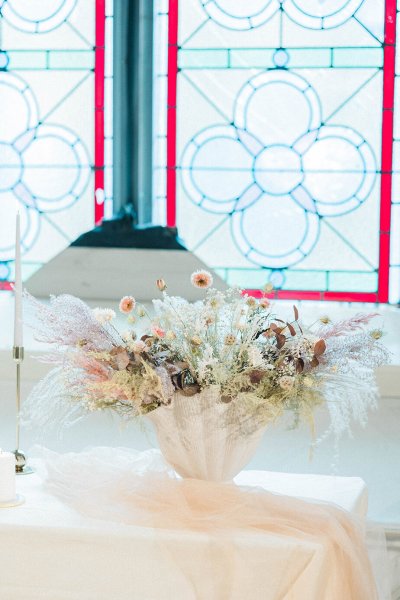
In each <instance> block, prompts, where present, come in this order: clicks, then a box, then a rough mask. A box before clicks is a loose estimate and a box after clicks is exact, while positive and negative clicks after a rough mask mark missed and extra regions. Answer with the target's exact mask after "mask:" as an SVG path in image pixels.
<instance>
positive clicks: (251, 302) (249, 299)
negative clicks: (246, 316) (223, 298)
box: [246, 296, 257, 308]
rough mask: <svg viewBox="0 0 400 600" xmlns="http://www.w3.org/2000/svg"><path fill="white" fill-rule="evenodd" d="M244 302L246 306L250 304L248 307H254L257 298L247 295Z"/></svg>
mask: <svg viewBox="0 0 400 600" xmlns="http://www.w3.org/2000/svg"><path fill="white" fill-rule="evenodd" d="M246 304H247V306H250V308H254V307H255V306H257V300H256V299H255V298H253V296H249V297H248V298H247V300H246Z"/></svg>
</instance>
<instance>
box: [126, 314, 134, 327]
mask: <svg viewBox="0 0 400 600" xmlns="http://www.w3.org/2000/svg"><path fill="white" fill-rule="evenodd" d="M127 321H128V323H130V324H131V325H133V323H136V318H135V317H134V316H133V315H129V317H128V318H127Z"/></svg>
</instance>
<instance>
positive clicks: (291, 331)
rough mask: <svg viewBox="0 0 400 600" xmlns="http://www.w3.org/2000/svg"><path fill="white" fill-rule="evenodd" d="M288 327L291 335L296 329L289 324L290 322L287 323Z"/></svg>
mask: <svg viewBox="0 0 400 600" xmlns="http://www.w3.org/2000/svg"><path fill="white" fill-rule="evenodd" d="M287 326H288V329H289V331H290V335H292V336H293V337H294V336H295V335H296V330H295V328H294V327H293V325H291V323H287Z"/></svg>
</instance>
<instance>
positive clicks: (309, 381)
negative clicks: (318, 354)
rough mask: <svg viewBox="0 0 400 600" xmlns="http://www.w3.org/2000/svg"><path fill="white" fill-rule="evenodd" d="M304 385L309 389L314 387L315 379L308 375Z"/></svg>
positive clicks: (304, 379) (304, 378)
mask: <svg viewBox="0 0 400 600" xmlns="http://www.w3.org/2000/svg"><path fill="white" fill-rule="evenodd" d="M303 385H304V386H305V387H308V388H310V387H313V385H314V379H313V378H312V377H309V376H308V375H306V376H305V377H303Z"/></svg>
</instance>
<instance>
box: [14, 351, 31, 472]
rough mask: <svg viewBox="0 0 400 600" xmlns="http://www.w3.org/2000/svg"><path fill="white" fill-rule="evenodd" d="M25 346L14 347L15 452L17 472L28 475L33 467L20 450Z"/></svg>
mask: <svg viewBox="0 0 400 600" xmlns="http://www.w3.org/2000/svg"><path fill="white" fill-rule="evenodd" d="M24 354H25V352H24V347H23V346H14V348H13V359H14V362H15V365H16V397H15V400H16V410H17V415H16V429H15V443H16V449H15V451H14V454H15V472H16V474H17V475H28V474H29V473H33V469H32V468H31V467H28V466H27V465H26V456H25V454H24V453H23V452H22V451H21V450H20V448H19V444H20V431H21V364H22V361H23V360H24Z"/></svg>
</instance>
